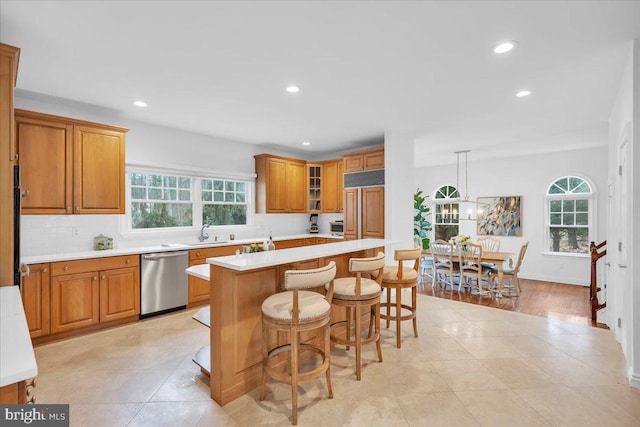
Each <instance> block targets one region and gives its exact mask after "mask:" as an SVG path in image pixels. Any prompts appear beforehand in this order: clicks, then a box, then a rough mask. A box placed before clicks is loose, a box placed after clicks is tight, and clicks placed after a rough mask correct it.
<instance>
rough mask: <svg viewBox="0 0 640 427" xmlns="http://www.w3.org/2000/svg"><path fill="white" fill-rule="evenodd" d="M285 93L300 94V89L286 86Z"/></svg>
mask: <svg viewBox="0 0 640 427" xmlns="http://www.w3.org/2000/svg"><path fill="white" fill-rule="evenodd" d="M287 92H289V93H298V92H300V88H299V87H298V86H287Z"/></svg>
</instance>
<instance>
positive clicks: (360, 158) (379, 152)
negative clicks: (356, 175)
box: [342, 147, 384, 172]
mask: <svg viewBox="0 0 640 427" xmlns="http://www.w3.org/2000/svg"><path fill="white" fill-rule="evenodd" d="M342 159H343V161H344V172H359V171H366V170H374V169H384V147H376V148H372V149H369V150H362V151H356V152H353V153H348V154H344V155H343V156H342Z"/></svg>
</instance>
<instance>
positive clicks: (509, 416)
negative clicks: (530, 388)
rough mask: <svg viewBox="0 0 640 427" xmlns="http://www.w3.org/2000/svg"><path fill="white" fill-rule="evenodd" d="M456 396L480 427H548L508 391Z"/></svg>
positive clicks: (523, 402)
mask: <svg viewBox="0 0 640 427" xmlns="http://www.w3.org/2000/svg"><path fill="white" fill-rule="evenodd" d="M456 396H457V397H458V398H459V399H460V401H461V402H462V403H463V404H464V406H465V407H466V408H467V410H468V411H469V412H470V413H471V414H472V415H473V416H474V417H475V419H477V420H478V421H479V423H480V425H482V426H492V427H500V426H504V427H512V426H527V427H533V426H550V425H551V424H550V423H549V422H548V421H547V420H545V419H544V418H543V417H542V416H541V415H540V414H539V413H538V412H537V411H536V410H535V409H533V408H532V407H531V406H529V405H528V404H527V403H526V402H525V401H524V400H522V398H520V397H519V396H518V395H516V394H514V393H513V392H512V391H510V390H485V391H459V392H456Z"/></svg>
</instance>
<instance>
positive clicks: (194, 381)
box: [151, 363, 211, 402]
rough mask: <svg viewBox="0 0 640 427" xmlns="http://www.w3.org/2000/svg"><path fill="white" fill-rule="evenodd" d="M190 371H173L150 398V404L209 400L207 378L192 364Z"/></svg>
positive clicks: (209, 392) (209, 391) (209, 393)
mask: <svg viewBox="0 0 640 427" xmlns="http://www.w3.org/2000/svg"><path fill="white" fill-rule="evenodd" d="M193 365H194V366H193V367H192V368H190V369H178V370H175V371H174V372H173V373H172V374H171V376H170V377H169V378H167V380H166V381H165V382H164V384H162V386H160V388H159V389H158V391H156V392H155V394H154V395H153V396H152V397H151V401H152V402H188V401H198V400H205V401H210V400H211V389H210V384H209V377H207V376H205V375H204V374H203V373H202V372H201V371H200V368H199V367H198V366H197V365H196V364H195V363H194V364H193Z"/></svg>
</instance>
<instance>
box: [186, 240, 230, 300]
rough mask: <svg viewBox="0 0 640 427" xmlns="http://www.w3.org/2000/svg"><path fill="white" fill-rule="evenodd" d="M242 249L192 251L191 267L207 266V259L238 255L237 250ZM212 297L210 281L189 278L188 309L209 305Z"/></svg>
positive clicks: (202, 249)
mask: <svg viewBox="0 0 640 427" xmlns="http://www.w3.org/2000/svg"><path fill="white" fill-rule="evenodd" d="M241 247H242V246H241V245H234V246H222V247H217V248H201V249H191V250H190V251H189V267H191V266H194V265H198V264H206V263H207V258H213V257H218V256H225V255H233V254H235V253H236V250H240V249H241ZM210 295H211V285H210V284H209V281H208V280H203V279H199V278H197V277H194V276H189V303H188V304H187V307H195V306H198V305H204V304H209V297H210Z"/></svg>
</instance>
